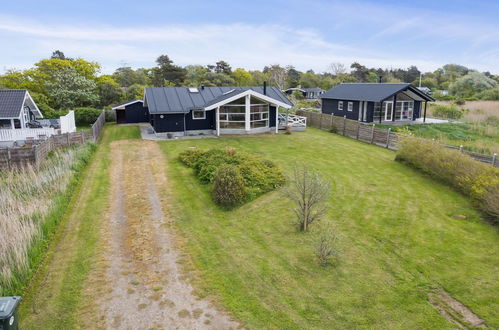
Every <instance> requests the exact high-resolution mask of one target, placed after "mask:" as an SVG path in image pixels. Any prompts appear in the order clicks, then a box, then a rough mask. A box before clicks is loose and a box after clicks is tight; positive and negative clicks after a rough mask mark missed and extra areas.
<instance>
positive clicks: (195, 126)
mask: <svg viewBox="0 0 499 330" xmlns="http://www.w3.org/2000/svg"><path fill="white" fill-rule="evenodd" d="M215 116H216V110H210V111H206V118H205V119H192V111H190V112H189V113H188V114H186V116H185V126H186V129H187V130H205V129H212V130H215V129H217V128H216V126H215Z"/></svg>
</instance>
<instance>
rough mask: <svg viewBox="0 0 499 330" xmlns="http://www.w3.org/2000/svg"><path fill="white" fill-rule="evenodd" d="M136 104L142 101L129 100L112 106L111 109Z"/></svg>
mask: <svg viewBox="0 0 499 330" xmlns="http://www.w3.org/2000/svg"><path fill="white" fill-rule="evenodd" d="M137 102H144V101H142V100H138V99H135V100H129V101H125V102H121V103H118V104H115V105H113V107H112V108H111V109H114V108H118V107H121V106H123V105H129V104H133V103H137Z"/></svg>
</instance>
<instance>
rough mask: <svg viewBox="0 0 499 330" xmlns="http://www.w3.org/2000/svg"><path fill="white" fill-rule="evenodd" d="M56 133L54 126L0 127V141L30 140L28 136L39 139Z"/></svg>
mask: <svg viewBox="0 0 499 330" xmlns="http://www.w3.org/2000/svg"><path fill="white" fill-rule="evenodd" d="M55 134H57V131H56V130H55V129H54V128H52V127H46V128H21V129H0V141H24V140H28V138H30V139H34V140H39V139H41V138H44V137H45V138H48V137H49V136H52V135H55Z"/></svg>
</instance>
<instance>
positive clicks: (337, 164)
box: [159, 128, 499, 329]
mask: <svg viewBox="0 0 499 330" xmlns="http://www.w3.org/2000/svg"><path fill="white" fill-rule="evenodd" d="M159 143H160V146H161V148H162V150H163V152H164V153H165V155H166V157H167V160H168V162H169V169H168V177H169V180H170V183H169V184H170V185H171V188H172V192H173V193H172V196H171V199H172V203H173V204H172V206H173V207H172V210H171V212H172V213H171V215H172V216H173V217H174V218H175V221H176V224H177V226H178V228H179V229H180V230H181V231H182V233H183V235H185V238H186V240H187V241H186V243H185V249H186V252H187V253H188V254H189V255H191V256H192V258H193V262H194V265H195V268H196V269H197V271H198V273H199V279H198V280H197V281H196V282H195V285H196V286H197V287H198V288H199V289H200V291H199V293H200V294H202V295H209V296H212V297H216V298H218V299H217V300H218V301H219V303H220V304H221V305H222V306H224V307H225V308H227V309H228V310H229V311H230V312H231V313H232V314H233V315H234V316H235V317H236V318H237V319H238V320H240V321H241V322H243V324H244V325H246V326H247V327H248V328H253V329H353V328H369V329H452V328H455V325H454V324H453V323H450V322H449V321H447V320H446V319H445V318H444V317H442V316H441V315H440V314H439V312H438V311H437V310H436V309H435V308H434V307H433V306H432V305H431V304H430V303H429V301H428V300H429V298H428V293H431V292H433V291H435V290H437V291H438V290H445V291H446V292H449V293H450V295H451V296H453V297H454V298H456V299H458V300H459V301H461V302H462V303H463V304H464V305H466V306H468V307H469V308H470V309H471V310H472V311H473V312H474V313H476V314H478V316H480V317H481V318H483V319H484V320H485V322H486V324H487V325H488V326H489V327H491V328H499V317H498V315H497V310H498V309H499V305H498V301H497V299H496V298H497V292H498V290H499V277H498V276H499V274H498V272H497V265H498V263H499V259H498V258H499V245H498V240H497V239H498V236H497V230H496V228H495V227H493V226H492V225H490V224H489V223H486V222H485V221H483V220H482V219H481V218H480V216H479V214H478V212H477V211H475V210H474V209H473V206H472V204H471V203H470V202H469V200H467V199H466V198H465V197H464V196H462V195H460V194H459V193H457V192H455V191H453V190H452V189H450V188H449V187H447V186H444V185H442V184H440V183H438V182H435V181H434V180H432V179H430V178H428V177H426V176H423V175H421V174H420V173H418V172H416V171H414V170H412V169H410V168H408V167H406V166H404V165H402V164H400V163H398V162H395V161H394V160H393V159H394V156H395V154H394V153H393V152H392V151H388V150H386V149H383V148H379V147H376V146H371V145H368V144H365V143H361V142H358V141H355V140H352V139H348V138H344V137H341V136H338V135H336V134H331V133H328V132H324V131H319V130H317V129H312V128H308V129H307V132H303V133H293V134H292V135H284V134H279V135H278V136H260V137H233V138H229V137H226V138H220V139H199V140H179V141H164V142H159ZM193 146H196V147H199V148H224V147H229V146H230V147H234V148H236V149H238V150H241V151H245V152H250V153H255V154H259V155H262V156H264V157H265V158H268V159H271V160H273V161H275V162H276V163H277V164H279V165H280V166H282V167H283V168H284V170H285V171H286V172H287V173H288V174H289V173H290V172H291V170H292V168H293V164H294V163H295V162H303V163H306V164H307V165H308V166H309V167H310V168H313V169H315V170H317V171H319V172H320V173H321V174H322V175H323V176H324V177H325V178H327V179H328V180H331V181H332V182H334V187H335V188H334V191H333V193H332V194H331V196H330V199H329V205H330V211H329V213H328V215H327V217H326V218H325V219H324V221H323V223H322V225H325V226H331V227H332V228H333V230H334V231H335V233H336V234H337V235H338V239H339V241H338V249H339V250H340V256H339V259H338V260H337V262H335V263H334V265H333V266H330V267H325V268H324V267H321V266H320V265H319V264H318V263H317V261H316V259H315V257H314V250H313V247H314V244H315V239H316V238H315V237H316V236H315V235H316V234H317V230H318V228H319V224H314V225H312V227H313V228H312V231H311V232H309V233H298V232H297V231H296V230H295V229H294V227H293V226H292V224H291V222H292V218H293V217H294V214H293V211H292V205H291V203H290V202H289V200H287V199H286V198H285V197H284V196H283V194H282V193H281V192H279V191H277V192H272V193H268V194H266V195H263V196H261V197H260V198H257V199H256V200H254V201H252V202H250V203H248V204H246V205H243V206H242V207H240V208H237V209H235V210H232V211H223V210H221V209H220V208H219V207H217V206H216V205H214V203H213V202H212V199H211V196H210V192H209V187H208V186H206V185H202V184H200V183H199V181H198V179H197V178H196V177H195V176H194V174H193V172H192V169H190V168H187V167H185V166H184V165H183V164H181V163H180V161H179V160H178V158H177V157H178V154H179V153H180V152H182V151H183V150H186V148H189V147H193ZM456 215H465V216H466V219H464V220H462V217H461V219H458V218H459V217H458V216H456Z"/></svg>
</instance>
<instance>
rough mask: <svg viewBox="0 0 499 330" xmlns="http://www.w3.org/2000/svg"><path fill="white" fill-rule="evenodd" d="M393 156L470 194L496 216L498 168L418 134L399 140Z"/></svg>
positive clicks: (467, 194)
mask: <svg viewBox="0 0 499 330" xmlns="http://www.w3.org/2000/svg"><path fill="white" fill-rule="evenodd" d="M396 160H398V161H401V162H404V163H406V164H408V165H410V166H412V167H414V168H416V169H418V170H421V171H423V172H425V173H427V174H429V175H431V176H433V177H435V178H437V179H438V180H441V181H443V182H445V183H447V184H449V185H451V186H453V187H455V188H456V189H457V190H459V191H461V192H462V193H463V194H465V195H466V196H469V197H470V198H471V199H472V200H473V201H475V202H476V204H477V205H478V206H479V207H480V208H481V209H482V210H483V211H484V212H486V213H488V214H489V215H491V216H493V217H494V218H495V219H496V220H497V215H498V214H499V205H497V204H496V203H494V202H493V201H494V200H495V199H497V197H496V195H497V193H498V191H499V171H498V170H497V169H496V168H494V167H492V166H490V165H488V164H484V163H480V162H478V161H476V160H474V159H472V158H471V157H469V156H467V155H465V154H463V153H460V152H458V151H456V150H450V149H447V148H444V147H443V146H442V145H440V144H439V143H437V142H434V141H428V140H425V139H421V138H415V137H412V138H407V139H405V140H403V141H402V143H401V147H400V149H399V151H398V153H397V156H396Z"/></svg>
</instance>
